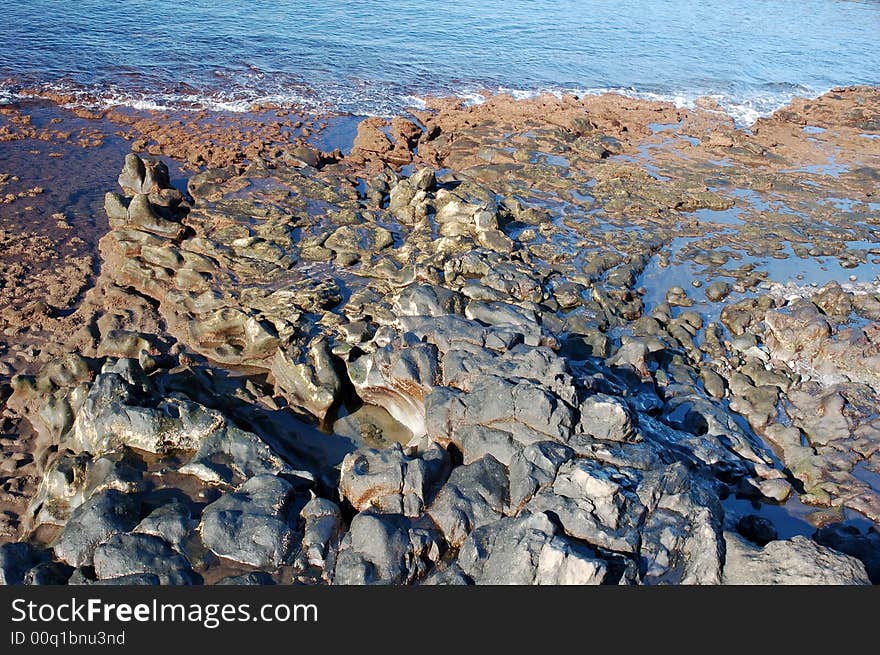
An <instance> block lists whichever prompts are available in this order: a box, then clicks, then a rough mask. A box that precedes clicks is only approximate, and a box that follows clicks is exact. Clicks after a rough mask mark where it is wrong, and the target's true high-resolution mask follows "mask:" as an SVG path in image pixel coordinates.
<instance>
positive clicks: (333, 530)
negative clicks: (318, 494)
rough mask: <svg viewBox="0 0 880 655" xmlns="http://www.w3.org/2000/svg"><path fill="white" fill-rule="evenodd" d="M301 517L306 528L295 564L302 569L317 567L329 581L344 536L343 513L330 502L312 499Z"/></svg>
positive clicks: (322, 499)
mask: <svg viewBox="0 0 880 655" xmlns="http://www.w3.org/2000/svg"><path fill="white" fill-rule="evenodd" d="M300 517H301V518H302V519H303V521H304V522H305V525H304V527H303V538H302V545H301V547H300V552H299V556H298V564H299V566H300V568H302V569H306V568H308V567H310V566H313V567H316V568H318V569H320V570H321V572H322V574H323V575H324V576H325V577H328V578H329V577H330V575H331V574H332V572H333V570H334V568H335V566H336V554H337V552H338V550H339V544H340V542H341V541H342V535H343V534H344V528H343V525H342V512H341V511H340V509H339V506H338V505H336V503H334V502H333V501H331V500H327V499H326V498H312V499H311V500H310V501H309V502H308V503H306V506H305V507H303V509H302V512H301V513H300Z"/></svg>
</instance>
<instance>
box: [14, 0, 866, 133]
mask: <svg viewBox="0 0 880 655" xmlns="http://www.w3.org/2000/svg"><path fill="white" fill-rule="evenodd" d="M878 35H880V2H878V1H861V2H854V1H847V2H844V1H839V0H838V1H835V0H797V1H795V0H741V1H738V2H733V1H732V0H593V1H589V0H534V1H531V2H524V1H516V0H476V1H474V0H467V1H459V2H436V1H434V0H394V1H388V0H371V1H367V0H321V1H320V2H307V1H305V0H248V1H247V2H245V1H235V0H226V1H224V2H216V1H215V0H187V1H185V2H184V1H181V0H150V1H148V0H113V1H109V0H79V1H77V2H69V1H66V0H23V1H20V2H9V3H4V6H3V10H2V20H0V102H3V101H7V102H8V101H10V100H14V99H15V98H16V97H20V95H21V94H22V92H23V90H25V89H28V88H34V87H36V88H39V89H43V90H48V89H56V90H62V91H65V92H70V93H74V94H76V96H77V97H78V98H79V102H82V103H83V104H87V105H129V106H134V107H139V108H156V109H162V108H170V107H174V108H208V109H215V110H227V111H244V110H246V109H247V108H248V107H249V106H250V105H251V104H252V103H254V102H278V103H284V104H294V105H305V106H306V107H308V108H314V109H319V110H336V111H343V112H352V113H356V114H393V113H397V112H399V111H400V110H401V109H402V108H404V107H406V106H413V105H418V104H419V102H420V99H421V98H423V97H424V96H426V95H432V94H433V95H460V96H462V97H464V98H468V99H471V100H472V101H479V100H480V99H481V97H484V96H485V95H486V94H487V93H495V92H499V91H510V92H514V93H516V94H523V95H527V94H530V93H534V92H537V91H554V92H574V93H599V92H602V91H608V90H617V91H622V92H624V93H627V94H632V95H642V96H646V97H658V98H664V99H670V100H673V101H675V102H677V103H678V104H681V105H685V106H686V105H688V104H689V103H692V102H693V101H694V100H695V99H696V98H698V97H699V96H702V95H709V96H712V97H713V98H715V99H716V100H717V101H718V102H719V103H720V104H721V105H722V106H723V107H724V108H725V109H726V110H727V111H729V112H730V113H731V114H732V115H733V116H734V117H735V118H736V119H737V121H738V122H739V123H740V124H749V123H751V122H752V121H754V120H755V118H757V117H758V116H761V115H766V114H768V113H770V112H772V111H773V110H774V109H776V108H777V107H779V106H781V105H782V104H785V103H786V102H788V101H789V100H790V99H791V98H792V97H793V96H798V95H800V96H813V95H818V94H820V93H822V92H824V91H826V90H828V89H829V88H831V87H833V86H837V85H848V84H878V83H880V40H878Z"/></svg>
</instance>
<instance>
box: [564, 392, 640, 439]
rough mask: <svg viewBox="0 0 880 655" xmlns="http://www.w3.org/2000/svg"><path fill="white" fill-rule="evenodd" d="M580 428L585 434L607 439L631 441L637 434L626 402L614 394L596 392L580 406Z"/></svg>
mask: <svg viewBox="0 0 880 655" xmlns="http://www.w3.org/2000/svg"><path fill="white" fill-rule="evenodd" d="M578 409H579V411H580V415H581V416H580V421H579V423H578V428H579V429H580V430H581V431H582V432H584V433H585V434H588V435H590V436H591V437H595V438H596V439H604V440H607V441H629V440H631V439H632V438H633V436H634V435H635V429H634V427H633V419H632V415H631V412H630V410H629V408H628V407H627V405H626V403H625V402H623V401H622V400H619V399H617V398H615V397H613V396H608V395H605V394H594V395H592V396H589V397H587V398H586V399H585V400H584V401H583V402H582V403H581V404H580V406H579V407H578Z"/></svg>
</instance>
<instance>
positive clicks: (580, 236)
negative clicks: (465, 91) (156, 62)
mask: <svg viewBox="0 0 880 655" xmlns="http://www.w3.org/2000/svg"><path fill="white" fill-rule="evenodd" d="M838 95H841V97H844V98H852V97H862V104H861V105H859V106H861V107H867V109H863V110H861V111H862V112H863V113H862V114H860V115H856V114H855V113H850V114H846V116H845V120H839V118H840V112H839V109H836V107H837V106H838V97H837V95H831V96H827V97H825V98H823V99H820V100H818V101H816V104H815V106H808V105H806V104H805V103H798V104H795V105H793V106H792V108H791V109H790V110H789V112H788V113H786V112H781V113H779V114H777V115H776V116H774V117H773V118H771V119H768V120H766V121H761V122H759V123H758V124H757V125H756V126H755V128H754V129H753V130H752V133H746V132H743V131H740V130H736V129H734V128H733V126H732V125H730V124H729V123H727V122H726V121H724V120H722V119H721V118H719V117H718V116H717V115H714V114H711V113H709V112H701V111H694V112H687V111H685V110H681V109H676V108H673V107H671V106H669V105H665V104H661V103H647V102H641V101H633V100H624V99H620V98H608V97H603V98H599V99H592V100H589V101H580V100H576V99H572V98H565V99H561V100H558V99H541V100H536V101H529V102H522V103H515V102H512V101H509V100H504V99H493V100H491V101H490V102H489V103H487V105H486V106H484V107H481V108H469V109H465V108H460V107H457V106H453V105H446V104H443V103H439V104H438V105H437V106H436V107H435V108H434V109H433V111H429V112H424V113H419V114H416V116H415V117H416V118H417V119H418V121H419V123H420V125H417V124H416V123H413V122H409V121H404V120H403V119H397V120H396V121H394V122H392V123H391V124H390V125H389V126H385V125H384V124H382V121H381V120H379V119H369V120H368V121H365V122H364V123H363V124H362V126H361V128H360V129H359V131H358V138H357V139H356V141H355V144H354V145H355V150H354V151H353V153H352V156H351V157H350V158H347V159H342V160H341V161H338V162H337V161H334V160H330V159H327V160H319V159H315V160H314V161H312V162H311V163H308V162H305V161H301V160H297V161H296V162H293V165H291V162H288V163H283V161H267V160H264V159H260V158H254V160H253V161H251V162H250V163H249V164H248V165H247V166H239V167H236V166H230V167H227V168H223V169H208V170H205V171H204V172H201V173H199V174H196V175H194V176H193V177H192V178H190V180H189V185H188V195H187V197H184V195H183V194H182V193H181V192H180V191H177V190H176V189H173V188H172V187H171V185H170V182H169V179H168V171H167V169H166V168H165V167H164V166H163V165H162V164H161V163H157V162H152V161H144V160H142V159H140V158H139V157H137V156H136V155H129V157H127V158H126V161H125V168H124V169H123V172H122V174H121V175H120V177H119V184H120V189H121V191H122V193H114V192H111V193H108V195H107V199H106V211H107V215H108V217H109V219H110V230H109V231H108V233H107V234H106V235H105V236H104V237H103V238H102V239H101V243H100V254H101V258H102V262H101V273H100V279H99V281H98V283H97V284H96V287H95V291H94V293H95V294H97V293H98V292H99V291H100V293H101V294H104V297H108V298H116V299H124V298H130V299H131V300H132V303H131V304H130V305H129V306H128V308H127V309H125V308H124V307H125V306H124V305H122V306H117V308H118V309H119V316H118V317H117V318H115V319H111V318H100V319H96V321H95V323H94V324H93V325H91V326H90V328H88V329H87V330H86V331H85V333H84V334H82V333H81V334H80V335H79V337H80V338H81V339H82V342H81V343H82V345H81V346H80V347H78V348H71V349H70V352H67V353H64V352H57V353H56V356H55V357H54V358H53V359H52V360H51V361H46V362H39V363H40V364H41V365H40V366H35V367H33V370H31V371H30V372H28V373H25V374H19V375H17V376H16V377H15V378H13V379H12V384H11V392H12V393H11V397H10V398H9V399H8V406H9V407H10V408H12V409H14V411H15V412H16V413H17V414H18V415H21V416H24V417H26V418H27V419H28V421H29V422H30V424H31V425H32V426H33V428H34V429H35V430H36V431H37V432H38V433H39V435H40V439H41V443H45V444H49V446H48V447H47V448H46V449H45V451H44V452H43V453H41V455H40V462H39V467H40V475H41V482H40V485H39V488H38V489H37V491H36V492H35V493H34V494H33V496H32V498H31V499H30V505H29V507H28V509H27V511H26V512H25V513H24V515H23V516H22V517H21V519H22V521H23V523H24V524H25V530H26V534H27V535H29V536H30V540H31V541H32V542H33V543H34V544H35V545H34V546H31V545H25V544H20V543H10V544H6V545H4V546H2V547H0V573H2V575H3V579H4V581H5V582H7V583H19V582H22V581H25V580H36V581H38V580H41V579H51V580H52V581H63V580H70V581H71V582H76V583H83V584H93V583H106V582H110V583H113V582H127V583H130V582H143V583H155V584H159V583H161V584H198V583H202V582H206V583H213V582H217V581H220V580H225V581H228V582H232V583H236V582H243V581H263V582H265V581H269V580H274V581H279V582H290V581H308V582H329V583H334V582H335V583H341V584H363V583H387V584H423V583H424V584H453V583H466V584H473V583H475V584H720V583H802V582H807V583H852V584H861V583H867V582H869V581H871V582H874V583H877V582H878V579H877V566H876V564H877V561H878V552H880V550H878V549H880V547H878V541H877V539H876V538H875V537H876V535H877V532H876V526H877V525H878V524H880V493H878V492H880V490H878V485H877V484H876V479H877V476H878V475H880V460H878V457H880V432H878V427H880V423H878V422H877V421H878V419H877V418H876V416H875V411H876V403H877V398H878V393H880V356H878V351H877V344H876V342H877V338H876V336H877V335H876V332H877V324H876V321H877V320H878V319H880V288H878V287H877V286H876V283H873V284H865V283H862V284H848V283H847V280H846V279H841V280H839V282H837V283H829V284H827V285H825V286H822V287H821V288H820V287H819V286H816V287H807V286H803V287H802V286H795V285H793V284H789V285H783V284H779V283H770V282H766V281H765V278H766V276H767V272H766V271H764V270H761V267H760V265H759V262H761V261H763V260H762V259H761V258H762V257H769V258H775V257H777V256H778V255H780V253H783V254H785V256H788V257H789V258H790V259H792V260H795V259H797V258H800V257H801V256H802V255H803V258H802V259H801V260H799V261H803V262H804V264H805V266H806V264H807V262H808V261H809V258H810V257H817V256H821V257H825V258H831V257H837V258H838V261H839V262H840V266H841V267H843V268H844V269H846V270H851V267H850V265H852V266H855V267H858V266H859V265H861V264H866V263H867V260H868V258H870V257H871V256H872V255H877V254H880V250H878V251H877V252H876V253H875V252H873V250H874V249H876V246H870V247H869V248H865V249H855V250H851V249H848V248H847V243H848V242H849V243H851V242H854V241H870V240H871V239H872V238H873V235H874V234H875V230H876V225H877V224H878V222H880V218H878V213H877V211H876V209H870V205H869V204H868V199H869V198H871V197H872V194H873V188H874V185H875V183H876V175H877V170H880V160H878V157H877V155H876V153H875V152H873V151H872V150H871V149H870V148H869V147H868V144H867V143H862V142H861V141H859V139H860V138H863V137H860V136H858V135H860V134H863V133H869V132H870V133H871V134H874V133H875V132H876V124H875V123H872V122H871V121H874V120H876V115H877V112H878V111H880V103H878V98H877V94H876V91H874V90H865V89H862V90H849V91H846V92H842V91H841V92H839V94H838ZM856 104H858V103H856ZM865 112H867V113H865ZM488 117H492V119H493V120H491V121H490V120H487V118H488ZM808 120H809V121H817V122H822V125H823V126H824V129H826V130H827V132H826V135H825V136H824V137H823V138H825V139H827V140H828V141H829V142H833V143H834V144H835V145H836V146H838V147H840V148H841V149H842V152H845V153H847V156H848V157H849V159H848V160H847V168H846V170H845V171H842V172H839V173H836V174H835V175H830V174H827V173H825V172H822V171H818V172H817V169H815V168H814V167H815V166H817V165H818V164H816V163H814V159H815V158H816V157H818V155H817V154H816V152H815V149H814V147H813V144H812V143H811V142H809V140H808V139H806V138H804V137H803V134H802V133H800V134H799V131H800V128H801V122H802V121H808ZM662 126H667V127H666V128H663V129H660V128H661V127H662ZM385 128H388V130H387V133H390V134H391V136H392V138H391V139H390V140H389V138H388V137H387V136H386V129H385ZM670 129H671V130H672V132H671V133H670V131H669V130H670ZM801 132H802V131H801ZM863 140H864V141H866V142H867V141H870V140H869V139H867V138H863ZM416 146H417V149H416ZM840 161H841V163H842V161H843V160H842V159H841V160H840ZM407 164H409V166H408V167H407V168H404V169H401V168H400V167H401V166H403V165H407ZM857 164H858V165H857ZM819 193H826V194H830V195H833V194H835V193H846V194H848V195H849V196H852V197H859V198H862V199H863V200H864V201H865V202H863V204H864V205H865V209H864V211H862V210H861V209H859V210H857V211H858V212H860V213H859V215H858V219H859V220H857V221H856V220H854V219H853V217H852V216H844V215H841V214H839V213H835V212H831V211H830V210H829V209H828V207H826V206H824V205H822V204H821V203H817V202H816V200H815V197H816V195H817V194H819ZM759 194H766V195H767V196H768V197H770V198H771V201H772V202H773V203H775V206H774V207H770V205H766V206H765V204H766V202H771V201H766V202H765V201H763V200H761V197H762V196H760V195H759ZM762 203H764V204H762ZM734 210H737V211H734ZM695 216H697V217H699V219H700V220H695V219H694V217H695ZM838 229H839V230H844V231H845V233H842V234H841V233H836V232H835V230H838ZM787 250H788V251H790V252H791V254H790V255H789V254H788V253H787V252H786V251H787ZM731 262H732V264H733V265H732V266H729V264H731ZM682 274H684V275H686V276H687V277H688V278H689V279H688V280H681V275H682ZM691 282H694V284H691ZM762 285H763V286H762ZM704 286H705V289H704V288H703V287H704ZM686 287H689V288H686ZM718 303H726V304H724V305H723V306H721V305H719V304H718ZM107 309H108V314H107V316H110V317H112V316H113V313H112V308H111V307H108V308H107ZM743 503H746V504H747V503H753V505H754V507H760V506H762V505H763V506H771V507H781V508H788V511H792V512H794V511H796V508H806V507H807V506H812V507H815V508H816V510H815V511H814V513H813V514H812V515H811V516H810V517H809V518H810V520H811V521H813V522H814V523H815V525H816V526H817V527H821V526H825V527H822V528H821V529H820V530H819V531H818V532H817V533H816V537H815V539H810V538H807V537H805V536H795V537H793V538H791V536H790V535H791V533H790V532H789V533H788V535H789V536H788V537H785V538H782V539H780V538H778V536H779V534H778V533H777V527H775V526H774V525H772V524H765V523H766V522H767V519H765V518H763V517H756V516H753V515H751V514H752V513H751V512H749V511H745V512H743V510H742V506H743ZM795 503H796V505H795ZM753 511H759V510H753ZM797 511H801V510H797ZM856 513H857V514H856ZM805 515H806V510H803V511H801V513H800V514H799V515H797V516H798V517H803V516H805ZM857 515H858V516H860V517H861V518H858V519H857V518H855V517H856V516H857ZM796 520H797V521H799V524H798V525H799V531H800V533H801V535H803V534H807V535H808V536H810V535H811V534H812V532H813V528H812V527H810V525H809V523H807V522H806V520H805V519H804V518H797V519H796ZM762 521H763V522H764V523H762ZM871 523H873V527H870V528H869V529H868V530H867V531H863V527H862V526H865V525H866V524H871ZM779 528H780V529H788V528H786V527H785V526H779ZM749 540H751V543H750V542H749ZM47 546H49V547H50V548H48V549H46V548H45V547H47ZM41 547H42V548H41ZM49 563H51V564H52V565H54V566H56V567H60V568H57V569H53V571H54V574H53V575H55V577H50V576H47V577H45V578H43V577H41V576H44V575H47V574H45V573H43V572H44V571H45V569H46V566H47V565H48V564H49ZM64 567H66V568H64ZM257 572H262V573H265V574H269V576H270V577H268V578H267V577H265V576H264V575H262V574H261V575H257ZM241 576H244V577H241ZM254 576H256V577H254ZM61 579H63V580H61Z"/></svg>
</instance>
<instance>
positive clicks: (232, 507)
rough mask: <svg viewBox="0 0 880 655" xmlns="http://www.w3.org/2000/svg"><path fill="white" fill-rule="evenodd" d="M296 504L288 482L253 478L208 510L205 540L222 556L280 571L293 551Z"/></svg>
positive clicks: (269, 477)
mask: <svg viewBox="0 0 880 655" xmlns="http://www.w3.org/2000/svg"><path fill="white" fill-rule="evenodd" d="M296 505H297V499H296V498H295V496H294V488H293V486H292V485H291V484H290V483H289V482H287V481H286V480H283V479H281V478H278V477H275V476H272V475H257V476H254V477H252V478H251V479H250V480H248V481H247V482H245V483H243V484H242V485H241V486H240V487H238V488H237V489H236V490H235V491H232V492H228V493H226V494H224V495H223V496H221V497H220V498H219V499H218V500H216V501H214V502H213V503H211V504H210V505H208V506H207V507H206V508H205V510H204V512H203V513H202V520H201V523H200V524H199V531H200V533H201V535H202V541H203V542H204V544H205V546H207V547H208V548H210V549H211V550H212V551H213V552H214V553H215V554H217V555H219V556H220V557H225V558H226V559H231V560H233V561H235V562H241V563H242V564H249V565H251V566H255V567H263V568H270V569H274V568H277V567H278V566H281V564H284V563H285V562H286V561H287V560H288V559H289V558H290V556H291V554H292V551H293V547H294V535H295V529H294V527H295V522H296V517H297V515H298V509H297V507H296Z"/></svg>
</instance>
